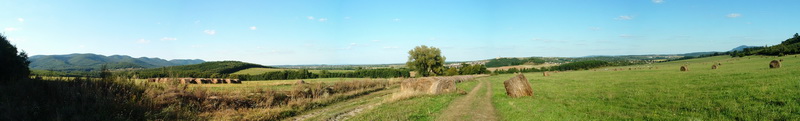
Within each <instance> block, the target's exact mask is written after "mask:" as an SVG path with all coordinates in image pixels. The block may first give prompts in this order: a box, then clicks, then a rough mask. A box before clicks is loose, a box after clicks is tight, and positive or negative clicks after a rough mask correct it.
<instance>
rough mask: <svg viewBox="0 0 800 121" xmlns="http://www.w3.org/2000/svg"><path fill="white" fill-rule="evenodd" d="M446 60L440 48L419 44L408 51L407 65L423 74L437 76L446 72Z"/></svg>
mask: <svg viewBox="0 0 800 121" xmlns="http://www.w3.org/2000/svg"><path fill="white" fill-rule="evenodd" d="M444 60H445V57H444V56H442V51H441V50H439V48H435V47H428V46H425V45H422V46H417V47H415V48H414V49H413V50H411V51H408V62H406V66H407V67H408V68H411V69H413V70H416V71H417V74H419V75H421V76H435V75H442V74H444Z"/></svg>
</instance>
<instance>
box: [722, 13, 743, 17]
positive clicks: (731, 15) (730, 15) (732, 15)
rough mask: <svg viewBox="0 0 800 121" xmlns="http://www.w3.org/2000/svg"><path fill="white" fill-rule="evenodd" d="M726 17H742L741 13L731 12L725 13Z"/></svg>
mask: <svg viewBox="0 0 800 121" xmlns="http://www.w3.org/2000/svg"><path fill="white" fill-rule="evenodd" d="M726 17H728V18H738V17H742V14H739V13H731V14H728V15H726Z"/></svg>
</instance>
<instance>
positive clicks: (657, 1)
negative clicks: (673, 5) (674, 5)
mask: <svg viewBox="0 0 800 121" xmlns="http://www.w3.org/2000/svg"><path fill="white" fill-rule="evenodd" d="M653 3H656V4H661V3H664V0H653Z"/></svg>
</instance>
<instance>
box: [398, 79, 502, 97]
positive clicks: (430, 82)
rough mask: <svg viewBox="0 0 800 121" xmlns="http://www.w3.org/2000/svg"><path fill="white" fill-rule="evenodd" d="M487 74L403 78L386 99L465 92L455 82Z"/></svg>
mask: <svg viewBox="0 0 800 121" xmlns="http://www.w3.org/2000/svg"><path fill="white" fill-rule="evenodd" d="M485 76H488V75H459V76H444V77H423V78H416V79H405V80H402V81H400V83H401V84H400V91H398V92H396V93H394V94H392V97H391V98H387V99H386V101H389V102H393V101H398V100H404V99H409V98H413V97H416V96H420V95H436V94H443V93H454V92H457V93H462V94H464V93H466V92H465V91H464V90H461V89H458V88H456V83H461V82H465V81H470V80H474V79H475V78H477V77H485Z"/></svg>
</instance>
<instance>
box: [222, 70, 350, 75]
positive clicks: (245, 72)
mask: <svg viewBox="0 0 800 121" xmlns="http://www.w3.org/2000/svg"><path fill="white" fill-rule="evenodd" d="M283 70H287V69H282V68H248V69H244V70H240V71H237V72H235V73H233V74H247V75H256V74H263V73H267V72H275V71H283ZM288 70H299V69H288ZM308 71H309V72H311V73H320V72H321V71H322V70H308ZM353 71H354V70H328V72H336V73H341V72H353Z"/></svg>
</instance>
